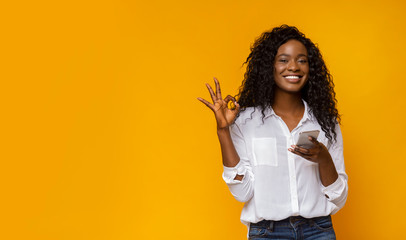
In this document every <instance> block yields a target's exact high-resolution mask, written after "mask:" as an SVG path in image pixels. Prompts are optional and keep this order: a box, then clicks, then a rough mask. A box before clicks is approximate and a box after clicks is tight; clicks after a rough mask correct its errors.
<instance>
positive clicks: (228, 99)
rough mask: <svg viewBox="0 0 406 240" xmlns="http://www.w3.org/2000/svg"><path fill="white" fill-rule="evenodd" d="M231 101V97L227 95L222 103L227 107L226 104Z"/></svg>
mask: <svg viewBox="0 0 406 240" xmlns="http://www.w3.org/2000/svg"><path fill="white" fill-rule="evenodd" d="M231 100H233V97H231V96H230V95H227V97H226V98H224V102H226V104H227V105H228V102H230V101H231Z"/></svg>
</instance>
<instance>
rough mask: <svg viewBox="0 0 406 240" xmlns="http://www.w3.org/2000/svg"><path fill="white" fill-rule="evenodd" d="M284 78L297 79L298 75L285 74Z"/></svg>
mask: <svg viewBox="0 0 406 240" xmlns="http://www.w3.org/2000/svg"><path fill="white" fill-rule="evenodd" d="M285 78H290V79H299V76H286V77H285Z"/></svg>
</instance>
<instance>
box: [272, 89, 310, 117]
mask: <svg viewBox="0 0 406 240" xmlns="http://www.w3.org/2000/svg"><path fill="white" fill-rule="evenodd" d="M272 109H273V110H274V111H275V113H276V114H278V115H279V114H281V115H285V114H289V115H291V114H293V115H297V114H301V113H303V109H304V104H303V101H302V95H301V94H300V92H297V93H289V92H284V91H280V90H278V89H276V91H275V95H274V101H273V104H272Z"/></svg>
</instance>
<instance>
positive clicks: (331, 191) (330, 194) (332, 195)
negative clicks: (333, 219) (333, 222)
mask: <svg viewBox="0 0 406 240" xmlns="http://www.w3.org/2000/svg"><path fill="white" fill-rule="evenodd" d="M344 188H345V183H344V181H343V179H342V178H341V177H340V176H339V177H338V178H337V180H336V181H335V182H333V183H332V184H330V185H328V186H327V187H325V186H323V185H322V192H323V193H324V194H325V195H326V197H327V198H328V200H329V201H333V200H335V199H337V198H339V197H340V196H341V195H342V193H343V191H344Z"/></svg>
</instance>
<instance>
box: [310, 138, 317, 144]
mask: <svg viewBox="0 0 406 240" xmlns="http://www.w3.org/2000/svg"><path fill="white" fill-rule="evenodd" d="M309 140H310V141H311V142H312V143H314V144H318V143H319V142H318V141H317V139H316V138H314V137H310V136H309Z"/></svg>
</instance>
